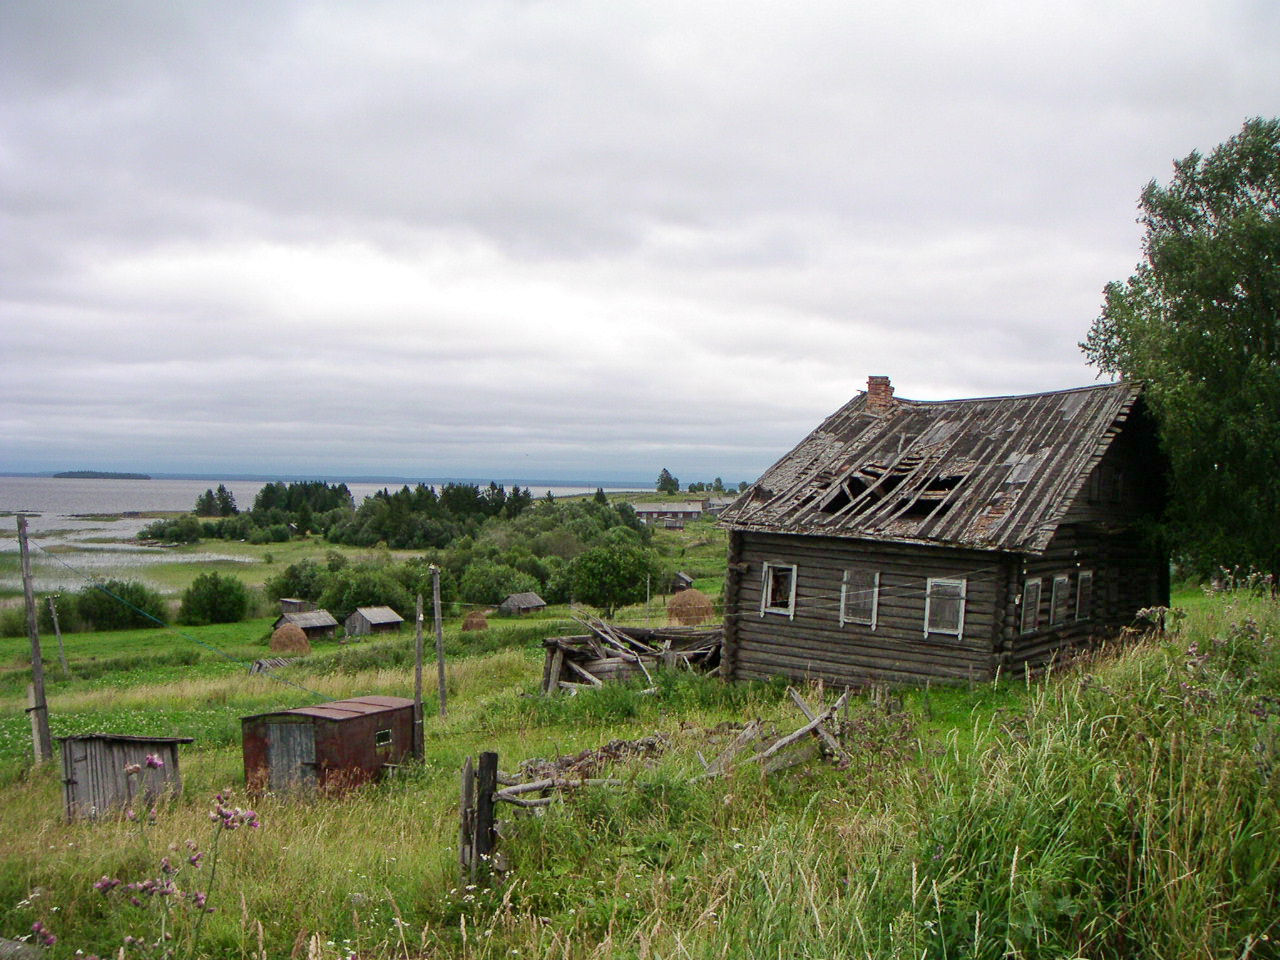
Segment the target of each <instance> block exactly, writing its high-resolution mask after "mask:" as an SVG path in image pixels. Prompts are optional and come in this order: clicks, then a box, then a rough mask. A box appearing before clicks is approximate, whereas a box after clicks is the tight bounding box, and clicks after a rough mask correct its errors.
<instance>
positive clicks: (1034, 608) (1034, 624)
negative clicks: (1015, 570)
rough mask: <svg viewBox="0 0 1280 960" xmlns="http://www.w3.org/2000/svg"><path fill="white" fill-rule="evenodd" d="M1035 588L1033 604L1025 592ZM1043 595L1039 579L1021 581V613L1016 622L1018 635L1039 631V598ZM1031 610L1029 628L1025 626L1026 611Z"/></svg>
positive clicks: (1041, 582) (1030, 578)
mask: <svg viewBox="0 0 1280 960" xmlns="http://www.w3.org/2000/svg"><path fill="white" fill-rule="evenodd" d="M1032 587H1034V588H1035V593H1036V597H1035V602H1030V598H1029V597H1028V596H1027V591H1028V590H1030V589H1031V588H1032ZM1043 595H1044V580H1043V578H1041V577H1028V578H1027V579H1026V580H1023V581H1022V612H1021V614H1020V615H1019V617H1020V619H1019V620H1018V632H1019V633H1035V632H1036V631H1037V630H1039V629H1040V598H1041V597H1042V596H1043ZM1028 609H1030V610H1031V617H1032V619H1031V626H1027V611H1028Z"/></svg>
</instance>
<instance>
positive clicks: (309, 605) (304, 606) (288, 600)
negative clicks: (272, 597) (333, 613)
mask: <svg viewBox="0 0 1280 960" xmlns="http://www.w3.org/2000/svg"><path fill="white" fill-rule="evenodd" d="M315 608H316V605H315V603H313V602H312V601H310V600H303V599H301V598H299V597H281V598H280V612H281V613H306V612H307V611H308V610H314V609H315Z"/></svg>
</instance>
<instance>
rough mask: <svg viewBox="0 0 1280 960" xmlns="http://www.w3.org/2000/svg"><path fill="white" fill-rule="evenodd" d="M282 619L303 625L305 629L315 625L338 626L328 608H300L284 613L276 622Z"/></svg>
mask: <svg viewBox="0 0 1280 960" xmlns="http://www.w3.org/2000/svg"><path fill="white" fill-rule="evenodd" d="M281 620H284V621H285V622H286V623H292V624H294V625H295V626H298V627H301V628H302V629H303V630H307V629H309V628H315V627H336V626H337V625H338V621H337V620H335V619H334V618H333V614H331V613H330V612H329V611H328V610H299V611H297V612H295V613H282V614H280V616H279V618H278V619H277V620H276V623H279V622H280V621H281Z"/></svg>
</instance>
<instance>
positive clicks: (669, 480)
mask: <svg viewBox="0 0 1280 960" xmlns="http://www.w3.org/2000/svg"><path fill="white" fill-rule="evenodd" d="M657 489H658V492H659V493H679V492H680V481H679V480H677V479H676V478H675V477H673V476H672V475H671V471H670V470H668V469H667V468H666V467H663V468H662V472H661V473H660V474H658V484H657Z"/></svg>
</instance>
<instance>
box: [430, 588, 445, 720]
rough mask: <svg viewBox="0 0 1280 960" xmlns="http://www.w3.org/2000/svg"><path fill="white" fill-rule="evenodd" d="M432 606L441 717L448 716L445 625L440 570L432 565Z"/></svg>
mask: <svg viewBox="0 0 1280 960" xmlns="http://www.w3.org/2000/svg"><path fill="white" fill-rule="evenodd" d="M431 604H432V606H433V607H434V608H435V627H436V675H437V679H438V681H439V684H440V716H442V717H444V716H447V715H448V712H449V710H448V706H447V705H446V703H445V692H444V624H443V622H442V621H441V619H440V568H439V567H437V566H436V565H435V564H434V563H433V564H432V565H431Z"/></svg>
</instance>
